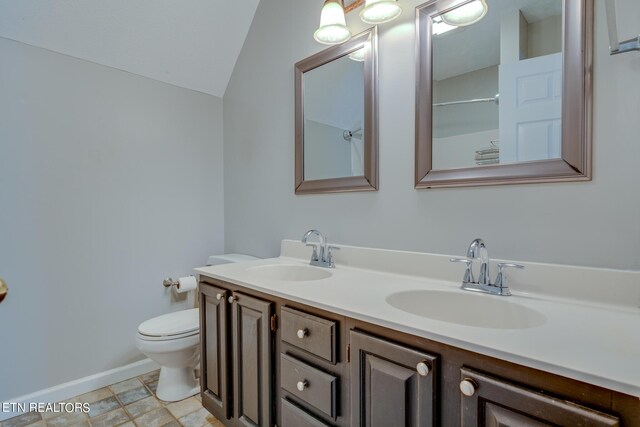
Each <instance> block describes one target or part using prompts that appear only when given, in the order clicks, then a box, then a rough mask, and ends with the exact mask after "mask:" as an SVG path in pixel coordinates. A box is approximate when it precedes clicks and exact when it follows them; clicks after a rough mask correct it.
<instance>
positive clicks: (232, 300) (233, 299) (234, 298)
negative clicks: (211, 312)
mask: <svg viewBox="0 0 640 427" xmlns="http://www.w3.org/2000/svg"><path fill="white" fill-rule="evenodd" d="M237 299H238V297H237V296H235V295H231V296H230V297H229V304H233V302H234V301H236V300H237Z"/></svg>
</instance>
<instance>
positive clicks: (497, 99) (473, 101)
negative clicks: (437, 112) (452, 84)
mask: <svg viewBox="0 0 640 427" xmlns="http://www.w3.org/2000/svg"><path fill="white" fill-rule="evenodd" d="M479 102H494V103H495V104H496V105H498V104H499V102H500V94H496V96H494V97H493V98H477V99H465V100H463V101H451V102H438V103H437V104H433V106H434V107H446V106H447V105H461V104H477V103H479Z"/></svg>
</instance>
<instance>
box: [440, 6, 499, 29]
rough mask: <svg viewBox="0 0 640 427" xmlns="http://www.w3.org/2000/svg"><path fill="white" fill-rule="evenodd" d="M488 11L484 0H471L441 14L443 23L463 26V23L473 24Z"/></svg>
mask: <svg viewBox="0 0 640 427" xmlns="http://www.w3.org/2000/svg"><path fill="white" fill-rule="evenodd" d="M488 11H489V6H488V5H487V2H486V1H485V0H473V1H472V2H469V3H465V4H463V5H462V6H460V7H457V8H455V9H453V10H450V11H449V12H447V13H444V14H442V15H441V16H442V21H443V22H444V23H445V24H448V25H453V26H456V27H464V26H465V25H471V24H475V23H476V22H478V21H479V20H481V19H482V18H484V16H485V15H486V14H487V12H488Z"/></svg>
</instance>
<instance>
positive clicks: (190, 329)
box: [136, 308, 200, 402]
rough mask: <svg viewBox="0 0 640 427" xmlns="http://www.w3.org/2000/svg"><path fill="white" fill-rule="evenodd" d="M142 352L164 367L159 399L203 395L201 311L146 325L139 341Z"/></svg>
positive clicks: (160, 318)
mask: <svg viewBox="0 0 640 427" xmlns="http://www.w3.org/2000/svg"><path fill="white" fill-rule="evenodd" d="M136 345H137V347H138V349H139V350H140V351H141V352H142V353H144V354H145V355H146V356H147V357H148V358H150V359H151V360H153V361H154V362H156V363H157V364H158V365H160V378H159V379H158V387H157V389H156V396H157V397H158V399H161V400H164V401H169V402H175V401H178V400H182V399H186V398H187V397H189V396H193V395H194V394H197V393H199V392H200V383H199V380H198V379H197V378H196V375H195V370H196V368H197V366H198V363H199V361H200V327H199V310H198V309H197V308H193V309H189V310H182V311H177V312H174V313H169V314H164V315H162V316H158V317H154V318H153V319H150V320H147V321H145V322H142V323H141V324H140V326H139V327H138V335H137V337H136Z"/></svg>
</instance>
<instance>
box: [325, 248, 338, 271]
mask: <svg viewBox="0 0 640 427" xmlns="http://www.w3.org/2000/svg"><path fill="white" fill-rule="evenodd" d="M334 250H336V251H339V250H340V247H338V246H333V245H328V246H327V259H326V261H327V263H328V264H329V267H330V268H333V267H335V266H336V265H335V263H334V262H333V251H334Z"/></svg>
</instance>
